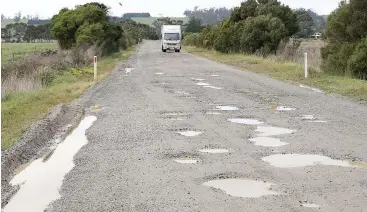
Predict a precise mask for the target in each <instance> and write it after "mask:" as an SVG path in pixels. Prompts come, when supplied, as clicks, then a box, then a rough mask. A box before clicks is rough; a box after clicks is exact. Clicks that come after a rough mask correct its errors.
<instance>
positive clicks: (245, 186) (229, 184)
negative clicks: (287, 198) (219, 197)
mask: <svg viewBox="0 0 367 212" xmlns="http://www.w3.org/2000/svg"><path fill="white" fill-rule="evenodd" d="M203 185H205V186H209V187H213V188H216V189H220V190H222V191H224V192H225V193H226V194H228V195H230V196H234V197H243V198H259V197H262V196H268V195H278V194H279V193H278V192H275V191H272V190H271V187H272V186H274V185H275V184H272V183H265V182H262V181H255V180H247V179H223V180H212V181H208V182H205V183H204V184H203Z"/></svg>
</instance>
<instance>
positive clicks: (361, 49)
mask: <svg viewBox="0 0 367 212" xmlns="http://www.w3.org/2000/svg"><path fill="white" fill-rule="evenodd" d="M348 75H350V76H356V77H358V78H360V79H365V80H366V79H367V37H366V38H365V39H363V40H362V41H361V42H360V43H359V44H358V46H357V47H356V49H355V50H354V52H353V54H352V56H351V57H350V58H349V60H348Z"/></svg>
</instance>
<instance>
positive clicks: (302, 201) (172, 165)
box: [35, 41, 367, 212]
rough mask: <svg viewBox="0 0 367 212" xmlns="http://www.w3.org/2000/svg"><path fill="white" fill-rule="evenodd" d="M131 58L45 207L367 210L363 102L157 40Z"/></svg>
mask: <svg viewBox="0 0 367 212" xmlns="http://www.w3.org/2000/svg"><path fill="white" fill-rule="evenodd" d="M130 66H131V67H130V68H133V69H131V70H130V69H128V70H127V71H125V70H121V71H117V72H115V73H113V75H112V76H111V77H109V78H108V79H107V80H106V81H105V82H103V84H102V85H100V89H99V90H98V91H97V92H95V94H94V95H93V96H92V98H91V100H90V102H89V103H88V104H89V105H87V106H86V116H96V117H97V120H96V121H95V122H94V123H93V125H92V126H91V127H90V128H89V129H88V130H87V138H88V142H89V143H88V144H87V145H85V146H84V147H83V148H82V149H81V150H80V151H79V152H78V153H77V154H76V155H75V157H74V163H75V167H74V168H73V169H72V170H71V171H70V172H69V173H68V174H67V175H66V176H65V178H64V180H63V184H62V187H61V189H60V195H61V197H60V198H59V199H58V200H56V201H54V202H53V203H52V204H51V205H50V206H49V207H48V209H47V211H55V212H56V211H78V212H80V211H134V212H135V211H154V212H156V211H157V212H158V211H160V212H162V211H180V212H183V211H218V212H224V211H228V212H235V211H315V210H318V211H326V212H328V211H330V212H336V211H343V212H344V211H345V212H347V211H348V212H354V211H355V212H361V211H366V208H367V167H366V163H363V161H365V162H366V161H367V107H366V106H365V105H362V104H359V103H357V102H353V101H351V100H348V99H345V98H342V97H339V96H335V95H329V94H323V93H318V92H314V91H311V90H308V89H306V88H301V87H299V85H291V84H287V83H284V82H280V81H277V80H274V79H271V78H269V77H267V76H262V75H258V74H254V73H251V72H247V71H241V70H238V69H235V68H232V67H230V66H226V65H222V64H218V63H215V62H212V61H209V60H207V59H203V58H200V57H196V56H193V55H191V54H188V53H184V52H182V53H162V52H161V50H160V46H159V43H158V42H154V41H146V42H144V43H143V44H142V45H141V46H140V48H139V51H138V52H137V53H136V55H134V56H133V58H132V60H131V61H130ZM126 72H127V73H126ZM93 106H100V107H94V108H93V109H91V108H92V107H93ZM218 106H232V107H236V108H238V110H228V111H225V110H220V107H218ZM278 106H284V107H283V108H278V109H280V110H277V107H278ZM281 109H283V111H282V110H281ZM305 115H308V116H305ZM302 117H303V118H302ZM229 119H233V120H232V122H231V121H229ZM269 127H276V128H269ZM282 128H284V129H282ZM269 130H270V132H269ZM272 130H273V131H272ZM282 130H283V132H279V131H282ZM186 131H193V132H191V133H190V132H188V135H192V136H185V135H186V134H185V132H186ZM260 131H262V132H264V133H265V134H263V135H258V134H261V132H260ZM178 132H181V133H182V134H184V135H181V134H179V133H178ZM194 132H201V133H202V134H200V133H194ZM274 132H275V133H274ZM264 137H265V144H263V145H261V142H262V139H263V138H264ZM257 142H259V143H257ZM273 143H274V144H275V145H274V146H272V144H273ZM208 149H209V150H210V149H222V151H220V150H217V151H214V153H218V154H213V153H210V152H211V151H208ZM200 150H202V151H200ZM226 150H228V152H227V151H226ZM272 155H275V156H274V158H273V157H270V158H266V159H265V157H267V156H272ZM305 155H306V156H305ZM307 155H308V156H307ZM312 155H316V157H313V156H312ZM288 156H289V157H288ZM322 156H325V157H322ZM269 161H270V162H269ZM352 161H354V162H352ZM241 183H243V184H241ZM227 186H228V188H227ZM35 192H41V190H40V191H35Z"/></svg>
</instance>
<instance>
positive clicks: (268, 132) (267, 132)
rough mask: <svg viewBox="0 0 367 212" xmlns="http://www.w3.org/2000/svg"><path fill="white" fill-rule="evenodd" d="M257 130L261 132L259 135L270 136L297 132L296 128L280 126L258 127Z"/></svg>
mask: <svg viewBox="0 0 367 212" xmlns="http://www.w3.org/2000/svg"><path fill="white" fill-rule="evenodd" d="M256 132H260V134H258V135H257V136H259V137H269V136H275V135H283V134H291V133H294V132H296V130H290V129H287V128H280V127H263V126H260V127H257V129H256Z"/></svg>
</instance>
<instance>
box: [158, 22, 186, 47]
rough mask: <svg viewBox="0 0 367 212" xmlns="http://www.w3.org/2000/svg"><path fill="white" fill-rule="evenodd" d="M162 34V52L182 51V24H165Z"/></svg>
mask: <svg viewBox="0 0 367 212" xmlns="http://www.w3.org/2000/svg"><path fill="white" fill-rule="evenodd" d="M161 34H162V37H161V46H162V52H166V51H167V50H174V51H175V52H180V50H181V39H182V32H181V25H163V26H162V29H161Z"/></svg>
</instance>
